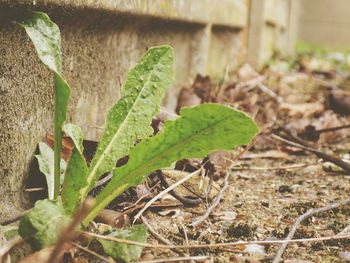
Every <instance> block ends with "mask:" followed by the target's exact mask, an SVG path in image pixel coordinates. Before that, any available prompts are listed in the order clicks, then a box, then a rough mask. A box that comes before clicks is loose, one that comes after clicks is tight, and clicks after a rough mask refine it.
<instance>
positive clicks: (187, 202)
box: [156, 170, 202, 206]
mask: <svg viewBox="0 0 350 263" xmlns="http://www.w3.org/2000/svg"><path fill="white" fill-rule="evenodd" d="M156 174H157V177H158V179H159V180H160V182H161V183H162V185H163V186H164V187H165V188H169V187H170V185H169V183H168V181H167V180H166V179H165V177H164V175H163V172H162V171H161V170H158V171H157V172H156ZM169 193H170V194H171V195H172V196H173V197H175V198H176V199H177V200H179V201H180V202H181V203H183V204H184V205H190V206H194V205H199V204H200V203H202V199H200V198H196V199H191V198H187V197H184V196H182V195H180V194H178V193H176V192H175V190H171V191H170V192H169Z"/></svg>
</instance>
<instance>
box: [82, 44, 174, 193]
mask: <svg viewBox="0 0 350 263" xmlns="http://www.w3.org/2000/svg"><path fill="white" fill-rule="evenodd" d="M173 75H174V72H173V49H172V48H171V47H170V46H159V47H153V48H151V49H149V50H148V51H147V52H146V54H145V55H144V56H143V57H142V59H141V60H140V62H139V63H138V64H137V65H136V66H134V67H133V68H132V69H131V70H130V71H129V73H128V75H127V79H126V82H125V84H124V86H123V88H122V98H121V99H120V100H119V101H118V103H117V104H116V105H114V106H113V107H112V109H111V110H110V112H109V114H108V118H107V124H106V128H105V131H104V133H103V135H102V138H101V140H100V143H99V145H98V148H97V151H96V154H95V156H94V158H93V160H92V161H91V166H90V169H89V173H88V177H87V180H88V186H87V187H86V188H84V189H82V193H83V194H84V195H85V196H86V195H87V193H88V191H89V190H91V188H92V187H93V186H94V185H95V183H96V181H97V180H98V179H99V177H100V176H101V175H102V174H103V173H105V172H108V171H111V170H112V169H113V167H115V164H116V162H117V160H118V159H120V158H122V157H124V156H125V155H127V154H128V153H129V150H130V148H131V147H133V146H134V144H135V142H136V141H137V140H140V139H143V138H146V137H148V136H150V135H151V134H152V132H153V130H152V128H151V126H150V124H151V121H152V117H153V116H154V115H155V114H156V113H157V111H158V110H159V107H160V103H161V101H162V99H163V97H164V94H165V90H166V88H167V87H168V86H169V85H170V84H171V83H172V81H173V78H174V76H173Z"/></svg>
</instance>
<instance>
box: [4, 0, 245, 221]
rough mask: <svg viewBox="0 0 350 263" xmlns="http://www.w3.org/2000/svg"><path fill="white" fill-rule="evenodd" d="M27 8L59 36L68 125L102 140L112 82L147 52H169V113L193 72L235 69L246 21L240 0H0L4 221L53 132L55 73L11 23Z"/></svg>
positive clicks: (19, 206) (17, 206) (113, 94)
mask: <svg viewBox="0 0 350 263" xmlns="http://www.w3.org/2000/svg"><path fill="white" fill-rule="evenodd" d="M27 8H30V9H35V10H40V11H45V12H47V13H48V14H49V15H50V16H51V18H52V19H53V20H54V21H55V22H56V23H57V24H58V25H59V27H60V29H61V33H62V46H63V47H62V49H63V61H64V62H63V75H64V77H65V78H66V79H67V81H68V83H69V84H70V85H71V87H72V97H71V99H70V104H69V117H68V121H69V122H74V123H76V124H78V125H80V126H81V127H82V129H83V132H84V134H85V136H86V138H87V139H90V140H98V138H99V136H100V134H101V127H103V125H104V121H105V117H106V114H107V111H108V109H109V108H110V107H111V106H112V105H113V104H114V103H115V101H116V100H117V99H118V98H119V93H120V85H119V80H118V79H120V80H121V81H123V79H124V78H125V74H126V72H127V70H128V69H129V68H130V67H131V66H132V65H133V64H134V63H135V62H136V61H137V60H138V59H139V58H140V56H141V55H142V54H143V53H144V51H145V50H146V49H147V48H148V47H150V46H153V45H158V44H170V45H172V46H173V47H174V49H175V60H176V61H175V63H176V83H175V84H174V86H173V87H171V89H170V90H169V92H168V94H167V97H166V99H165V101H164V104H165V105H166V107H168V109H170V110H173V109H174V108H175V103H176V99H177V98H176V97H177V94H178V91H179V90H180V88H181V87H182V86H184V85H187V86H188V85H189V84H190V83H191V80H192V79H193V78H194V76H195V75H196V74H197V73H202V74H206V73H208V74H211V75H222V74H223V73H224V69H225V68H226V67H227V66H229V67H233V66H234V65H235V64H236V63H237V58H238V54H239V53H240V50H241V48H242V45H241V43H242V28H243V27H244V26H245V24H246V21H247V8H246V5H245V1H244V0H220V1H214V2H213V1H211V0H200V1H198V0H167V1H164V0H163V1H161V0H152V1H151V0H143V1H142V0H133V1H131V0H130V1H122V0H100V1H97V0H95V1H88V0H80V1H78V0H61V1H58V0H36V1H32V0H12V1H11V0H0V102H1V103H0V127H1V129H0V153H1V154H0V196H1V198H0V220H1V219H4V218H9V217H12V216H14V215H16V214H18V213H19V212H20V211H22V210H23V209H25V208H27V207H28V205H29V203H30V202H28V196H27V195H26V194H24V191H23V189H24V188H25V187H26V185H25V183H26V181H27V176H28V171H29V163H30V162H31V160H32V158H33V155H34V152H35V150H36V147H37V144H38V142H40V141H42V140H43V137H44V136H45V134H46V132H52V117H53V92H52V89H53V87H52V75H51V74H50V72H49V71H48V70H47V69H46V68H45V67H44V66H43V65H42V64H41V63H40V61H39V59H38V58H37V56H36V54H35V51H34V48H33V46H32V44H31V42H30V40H29V39H28V37H27V36H26V34H25V33H24V31H23V30H21V29H19V28H17V27H15V26H14V25H13V24H11V23H10V21H11V20H14V19H20V17H21V12H22V11H23V10H24V9H27ZM32 176H33V175H32Z"/></svg>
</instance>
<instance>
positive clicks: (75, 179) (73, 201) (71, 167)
mask: <svg viewBox="0 0 350 263" xmlns="http://www.w3.org/2000/svg"><path fill="white" fill-rule="evenodd" d="M63 131H64V132H65V134H66V135H68V136H69V137H70V138H71V139H72V140H73V143H74V150H73V152H72V155H71V157H70V159H69V162H68V165H67V169H66V173H65V176H64V182H63V188H62V202H63V206H64V209H65V210H66V212H67V213H68V214H73V213H74V212H75V211H76V209H77V208H78V207H79V206H80V205H81V204H82V202H83V201H84V199H83V198H84V196H81V194H80V190H81V189H82V188H83V187H85V186H86V185H87V181H86V174H87V171H88V166H87V164H86V161H85V158H84V155H83V133H82V131H81V129H80V128H79V127H78V126H77V125H74V124H66V125H64V126H63Z"/></svg>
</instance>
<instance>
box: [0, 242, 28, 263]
mask: <svg viewBox="0 0 350 263" xmlns="http://www.w3.org/2000/svg"><path fill="white" fill-rule="evenodd" d="M23 242H24V240H23V239H22V238H21V237H15V238H13V239H11V240H9V241H8V242H7V243H6V244H4V245H2V246H1V247H0V263H3V262H4V261H5V260H4V259H5V258H6V255H7V253H8V252H9V251H10V250H11V249H12V248H13V247H14V246H16V245H18V244H21V243H23Z"/></svg>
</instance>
